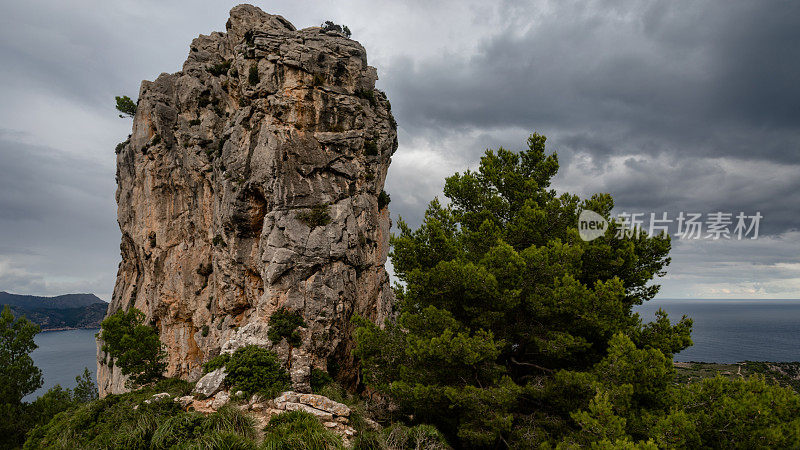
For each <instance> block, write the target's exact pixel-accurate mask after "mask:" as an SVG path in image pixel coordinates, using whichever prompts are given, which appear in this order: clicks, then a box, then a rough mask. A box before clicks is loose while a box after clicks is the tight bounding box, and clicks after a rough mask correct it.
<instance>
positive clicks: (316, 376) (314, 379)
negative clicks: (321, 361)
mask: <svg viewBox="0 0 800 450" xmlns="http://www.w3.org/2000/svg"><path fill="white" fill-rule="evenodd" d="M331 383H333V378H331V376H330V375H329V374H328V372H326V371H324V370H322V369H317V368H316V367H315V368H313V369H311V391H313V392H314V393H315V394H319V393H320V392H321V391H322V389H324V388H325V386H328V385H329V384H331Z"/></svg>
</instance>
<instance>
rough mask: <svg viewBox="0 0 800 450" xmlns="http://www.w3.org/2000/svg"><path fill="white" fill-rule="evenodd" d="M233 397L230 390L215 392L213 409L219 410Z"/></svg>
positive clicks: (212, 403)
mask: <svg viewBox="0 0 800 450" xmlns="http://www.w3.org/2000/svg"><path fill="white" fill-rule="evenodd" d="M230 399H231V395H230V394H229V393H228V391H219V392H217V393H216V394H214V400H213V401H212V402H211V409H213V410H218V409H220V408H222V407H223V406H225V404H226V403H228V402H229V401H230Z"/></svg>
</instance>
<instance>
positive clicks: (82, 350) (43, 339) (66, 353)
mask: <svg viewBox="0 0 800 450" xmlns="http://www.w3.org/2000/svg"><path fill="white" fill-rule="evenodd" d="M98 331H99V330H67V331H46V332H43V333H39V334H37V335H36V345H38V346H39V348H37V349H36V350H34V351H33V353H32V354H31V357H33V361H34V363H35V364H36V367H38V368H39V369H41V370H42V378H43V380H44V386H42V387H41V388H40V389H39V390H38V391H36V392H34V393H33V394H31V395H29V396H28V397H26V398H25V400H26V401H31V400H33V399H35V398H36V397H38V396H39V395H41V394H43V393H45V392H47V390H48V389H50V388H51V387H53V386H55V385H56V384H60V385H61V387H64V388H73V387H75V377H77V376H78V375H80V374H82V373H83V368H84V367H88V368H89V373H91V374H92V378H94V377H95V372H97V361H96V358H97V357H96V354H97V352H96V350H95V340H94V335H95V334H97V332H98Z"/></svg>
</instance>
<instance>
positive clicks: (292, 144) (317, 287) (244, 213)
mask: <svg viewBox="0 0 800 450" xmlns="http://www.w3.org/2000/svg"><path fill="white" fill-rule="evenodd" d="M226 29H227V32H225V33H218V32H215V33H212V34H211V35H209V36H200V37H198V38H197V39H195V40H194V41H193V42H192V44H191V50H190V52H189V57H188V59H187V60H186V62H185V63H184V65H183V69H182V70H181V71H180V72H177V73H174V74H162V75H160V76H159V77H158V78H157V79H156V80H155V81H152V82H150V81H145V82H143V83H142V87H141V90H140V93H139V103H138V110H137V112H136V117H135V118H134V121H133V133H132V135H131V136H130V138H129V139H128V140H127V141H126V142H125V143H123V144H121V145H120V146H119V147H118V149H117V150H118V156H117V182H118V185H119V187H118V190H117V203H118V205H119V207H118V216H119V217H118V218H119V225H120V229H121V231H122V243H121V246H120V248H121V252H122V262H121V264H120V266H119V272H118V276H117V282H116V286H115V288H114V296H113V300H112V302H111V306H110V308H109V314H111V313H113V312H114V311H116V310H118V309H120V308H122V309H127V308H131V307H136V308H138V309H140V310H141V311H143V312H144V313H145V314H146V316H147V320H149V321H150V323H151V324H153V325H154V326H155V327H157V329H158V330H159V333H160V335H161V340H162V342H163V343H164V344H165V346H166V348H167V350H168V355H169V356H168V369H167V375H168V376H178V377H182V378H185V379H189V380H196V379H198V378H199V377H200V375H201V365H202V363H203V362H204V361H206V360H207V359H209V358H210V357H213V356H215V355H217V354H219V353H220V352H223V351H225V352H230V351H233V350H235V349H236V348H238V347H240V346H243V345H247V344H251V343H252V344H258V345H262V346H265V347H271V348H273V349H274V350H275V351H276V352H278V353H279V354H280V355H282V356H283V357H285V358H288V355H289V353H290V352H289V348H288V344H286V342H285V341H284V342H282V343H280V344H278V345H273V344H272V343H271V342H270V341H269V340H268V339H267V330H268V321H269V317H270V314H272V312H274V311H275V310H276V309H278V308H281V307H286V308H288V309H289V310H291V311H297V312H299V313H301V314H302V316H303V318H304V320H305V322H306V325H307V326H306V327H305V328H303V329H302V330H301V334H302V345H301V346H300V347H299V348H294V349H292V350H291V364H290V365H291V367H290V368H291V374H292V379H293V382H294V384H295V389H297V390H304V389H307V383H308V375H309V372H310V369H311V368H312V367H319V368H322V369H329V368H330V369H332V367H328V366H329V365H335V366H336V367H338V368H339V370H340V373H342V374H343V375H342V376H343V377H345V378H347V377H348V376H350V377H353V376H355V375H354V374H355V372H354V370H355V369H354V364H353V361H352V358H351V357H350V356H349V355H350V349H351V348H352V345H353V344H352V340H351V331H352V325H351V324H350V319H351V317H352V316H353V314H356V313H357V314H360V315H362V316H364V317H367V318H369V319H371V320H373V321H376V322H379V323H382V322H383V320H384V318H386V317H387V315H388V314H390V311H391V307H392V302H393V298H394V297H393V294H392V292H391V289H390V287H389V285H388V276H387V274H386V272H385V270H384V263H385V261H386V257H387V251H388V232H389V227H390V219H389V212H388V210H387V208H385V207H383V208H379V203H378V198H379V195H380V193H381V191H382V189H383V185H384V180H385V177H386V171H387V169H388V167H389V162H390V158H391V155H392V153H393V152H394V151H395V149H396V148H397V135H396V125H395V122H394V119H393V118H392V115H391V112H390V106H389V102H388V100H387V99H386V97H385V95H384V94H383V93H381V92H379V91H377V90H375V81H376V79H377V72H376V70H375V68H373V67H370V66H368V65H367V57H366V52H365V50H364V48H363V47H362V46H361V45H360V44H359V43H358V42H356V41H353V40H350V39H347V38H346V37H344V36H342V35H340V34H338V33H336V32H325V31H323V30H322V29H320V28H308V29H304V30H299V31H298V30H296V29H295V27H294V26H292V24H291V23H289V22H288V21H287V20H285V19H284V18H282V17H280V16H274V15H270V14H266V13H264V12H263V11H261V10H260V9H258V8H256V7H253V6H247V5H242V6H237V7H235V8H233V10H231V17H230V19H229V20H228V23H227V25H226ZM287 363H288V359H287ZM287 365H288V364H287ZM98 382H99V385H100V392H101V394H107V393H116V392H121V391H124V390H125V386H124V382H125V379H124V377H123V376H122V374H121V373H120V371H119V369H118V368H117V367H112V366H111V365H109V364H108V363H107V360H106V356H105V355H103V354H102V352H99V354H98Z"/></svg>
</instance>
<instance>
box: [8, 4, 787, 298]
mask: <svg viewBox="0 0 800 450" xmlns="http://www.w3.org/2000/svg"><path fill="white" fill-rule="evenodd" d="M235 4H236V2H226V1H205V2H201V1H191V2H189V1H186V2H179V1H169V2H164V1H136V2H132V1H113V2H110V1H107V0H104V1H70V2H63V1H37V0H26V1H24V2H23V1H15V2H3V3H2V5H1V6H0V35H1V36H2V38H1V39H0V61H2V63H0V99H2V101H1V102H0V290H5V291H9V292H15V293H23V294H37V295H57V294H63V293H70V292H94V293H96V294H97V295H99V296H100V297H102V298H103V299H106V300H109V299H110V296H111V291H112V289H113V285H114V277H115V276H116V270H117V264H118V262H119V259H120V258H119V240H120V234H119V229H118V227H117V223H116V205H115V203H114V192H115V184H114V173H115V155H114V147H115V145H116V144H117V142H119V141H122V140H124V138H125V137H126V136H127V134H128V133H129V132H130V127H131V121H130V119H120V118H118V117H117V115H116V113H115V111H114V109H113V98H114V96H115V95H120V94H127V95H129V96H131V97H136V94H137V93H138V89H139V84H140V82H141V80H143V79H148V80H153V79H155V78H156V77H157V76H158V74H159V73H161V72H175V71H177V70H179V69H180V67H181V65H182V63H183V61H184V60H185V59H186V56H187V54H188V51H189V43H190V42H191V40H192V39H193V38H194V37H196V36H197V35H199V34H209V33H210V32H211V31H224V29H225V22H226V20H227V17H228V11H229V9H230V8H231V7H232V6H233V5H235ZM255 4H256V5H257V6H259V7H261V8H262V9H264V10H265V11H267V12H270V13H273V14H281V15H283V16H284V17H286V18H287V19H289V20H290V21H291V22H292V23H293V24H294V25H295V26H296V27H298V28H304V27H307V26H315V25H318V24H320V23H321V22H323V21H324V20H328V19H330V20H333V21H335V22H337V23H344V24H347V25H348V26H349V27H350V29H351V30H352V31H353V38H354V39H356V40H358V41H360V42H361V43H362V44H363V45H364V46H365V47H366V48H367V52H368V56H369V63H370V64H371V65H373V66H375V67H377V68H378V74H379V76H380V81H379V82H378V87H379V88H380V89H383V90H384V91H386V92H387V94H388V96H389V98H390V99H391V102H392V106H393V111H394V114H395V117H396V119H397V122H398V127H399V141H400V147H399V149H398V151H397V153H396V154H395V156H394V158H393V163H392V166H391V169H390V172H389V179H388V181H387V191H388V192H389V193H390V194H391V196H392V204H391V206H390V209H391V212H392V216H393V217H395V218H397V217H398V216H402V217H403V218H405V219H406V220H407V221H408V222H410V223H411V224H413V225H416V224H418V223H419V220H420V217H421V214H422V212H423V211H424V209H425V206H426V204H427V203H428V202H429V201H430V200H431V199H432V198H433V197H434V196H436V195H440V193H441V189H442V186H443V183H444V177H445V176H448V175H451V174H452V173H454V172H457V171H463V170H465V169H468V168H475V167H476V164H477V161H478V159H479V158H480V155H481V154H482V153H483V151H484V150H486V149H487V148H497V147H499V146H503V147H505V148H509V149H514V150H519V149H521V148H522V147H523V144H524V141H525V138H526V137H527V136H528V135H529V134H530V133H531V132H533V131H537V132H540V133H542V134H545V135H547V136H548V141H547V143H548V149H550V150H554V151H557V152H558V155H559V159H560V161H561V171H560V173H559V175H558V176H557V179H556V182H555V187H556V188H557V189H558V190H563V191H568V192H573V193H577V194H580V195H584V196H586V195H590V194H591V193H594V192H608V193H611V194H612V195H614V197H615V199H616V204H617V209H616V212H623V211H625V212H644V213H648V214H649V213H650V212H655V213H657V214H661V213H662V212H668V213H669V214H670V216H669V217H674V216H675V215H676V214H677V213H678V212H680V211H685V212H697V213H703V214H709V213H713V212H717V211H720V212H729V213H733V214H737V213H739V212H740V211H742V212H745V213H746V214H748V215H752V214H755V213H756V211H759V212H760V213H761V214H762V215H763V219H762V220H761V223H760V230H759V231H760V234H759V237H758V239H756V240H743V241H737V240H720V241H711V240H680V239H678V240H675V241H673V242H674V245H673V252H672V257H673V263H672V265H671V266H670V269H669V275H668V276H667V277H666V278H664V279H662V285H663V288H662V293H661V295H660V297H664V298H675V297H681V298H684V297H697V298H800V231H799V230H798V228H800V218H799V217H798V214H799V213H800V196H798V190H800V3H798V2H788V1H787V2H777V1H776V2H768V1H752V2H737V1H728V0H725V1H721V0H720V1H707V2H696V1H675V0H665V1H641V0H636V1H606V2H592V1H588V2H587V1H580V2H579V1H575V2H570V1H552V2H517V1H506V2H489V1H486V0H479V1H463V0H461V1H452V2H429V1H422V0H419V1H405V2H399V1H391V2H380V1H374V0H364V1H342V0H340V1H337V2H335V3H334V2H304V1H297V0H292V1H271V2H256V3H255Z"/></svg>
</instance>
